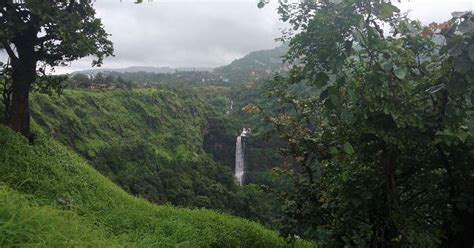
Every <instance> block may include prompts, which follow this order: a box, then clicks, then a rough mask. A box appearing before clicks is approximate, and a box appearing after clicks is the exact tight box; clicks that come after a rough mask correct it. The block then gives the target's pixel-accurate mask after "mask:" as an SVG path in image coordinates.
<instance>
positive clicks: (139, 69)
mask: <svg viewBox="0 0 474 248" xmlns="http://www.w3.org/2000/svg"><path fill="white" fill-rule="evenodd" d="M176 71H212V68H208V67H196V68H194V67H178V68H172V67H153V66H131V67H126V68H119V69H111V68H98V69H92V70H82V71H75V72H73V73H72V74H79V73H80V74H90V75H96V74H97V73H99V72H100V73H103V74H108V73H114V72H118V73H136V72H147V73H167V74H171V73H175V72H176Z"/></svg>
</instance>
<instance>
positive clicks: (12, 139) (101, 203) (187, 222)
mask: <svg viewBox="0 0 474 248" xmlns="http://www.w3.org/2000/svg"><path fill="white" fill-rule="evenodd" d="M37 133H38V132H37ZM0 150H1V151H2V152H1V153H0V182H1V183H2V184H3V185H2V186H0V203H2V204H0V245H1V246H2V247H5V246H10V245H13V246H23V245H24V246H32V245H38V246H46V247H53V246H59V247H62V246H78V247H85V246H86V247H97V246H100V247H116V246H127V247H177V246H179V247H272V248H273V247H285V246H286V244H285V243H284V241H283V240H282V239H281V238H280V237H278V235H277V233H275V232H271V231H269V230H266V229H264V228H263V227H262V226H260V225H258V224H256V223H252V222H249V221H247V220H244V219H240V218H235V217H231V216H229V215H226V214H218V213H216V212H212V211H209V210H189V209H180V208H176V207H172V206H166V205H165V206H157V205H155V204H152V203H149V202H147V201H145V200H143V199H139V198H136V197H133V196H131V195H129V194H127V193H125V192H124V191H123V190H121V189H120V188H119V187H117V186H116V185H115V184H113V183H112V182H111V181H109V180H108V179H106V178H105V177H104V176H102V175H100V173H98V172H97V171H96V170H95V169H94V168H93V167H92V166H90V165H89V164H88V163H87V162H86V161H85V160H84V159H82V158H81V157H79V156H78V155H76V154H75V153H74V152H72V151H70V150H69V149H68V148H66V147H65V146H63V145H61V144H59V143H58V142H56V141H54V140H52V139H51V138H48V137H47V136H44V135H43V134H41V135H38V136H37V138H36V141H35V144H34V145H29V144H28V142H27V140H26V139H25V138H23V137H21V136H20V135H18V134H15V133H14V132H12V131H11V130H9V129H8V128H6V127H4V126H0ZM4 234H6V235H4ZM298 246H301V247H308V244H307V243H303V242H300V243H298Z"/></svg>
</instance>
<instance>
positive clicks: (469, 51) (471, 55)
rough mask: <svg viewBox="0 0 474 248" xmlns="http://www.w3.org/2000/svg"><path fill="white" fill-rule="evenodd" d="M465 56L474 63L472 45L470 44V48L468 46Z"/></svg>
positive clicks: (473, 48)
mask: <svg viewBox="0 0 474 248" xmlns="http://www.w3.org/2000/svg"><path fill="white" fill-rule="evenodd" d="M467 54H468V56H469V58H470V59H471V60H472V61H474V44H472V45H471V46H469V48H468V49H467Z"/></svg>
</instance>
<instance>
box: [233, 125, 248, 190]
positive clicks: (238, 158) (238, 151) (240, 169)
mask: <svg viewBox="0 0 474 248" xmlns="http://www.w3.org/2000/svg"><path fill="white" fill-rule="evenodd" d="M250 132H251V129H250V128H244V129H243V131H242V133H241V134H240V135H239V136H237V142H236V143H235V175H234V176H235V178H236V179H237V182H238V183H239V185H240V186H242V185H244V174H245V142H244V139H243V137H247V135H249V134H250Z"/></svg>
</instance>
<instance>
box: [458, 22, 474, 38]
mask: <svg viewBox="0 0 474 248" xmlns="http://www.w3.org/2000/svg"><path fill="white" fill-rule="evenodd" d="M458 30H459V32H461V33H463V34H465V33H472V32H474V22H473V21H471V20H469V19H467V20H465V21H463V22H461V24H459V27H458Z"/></svg>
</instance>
